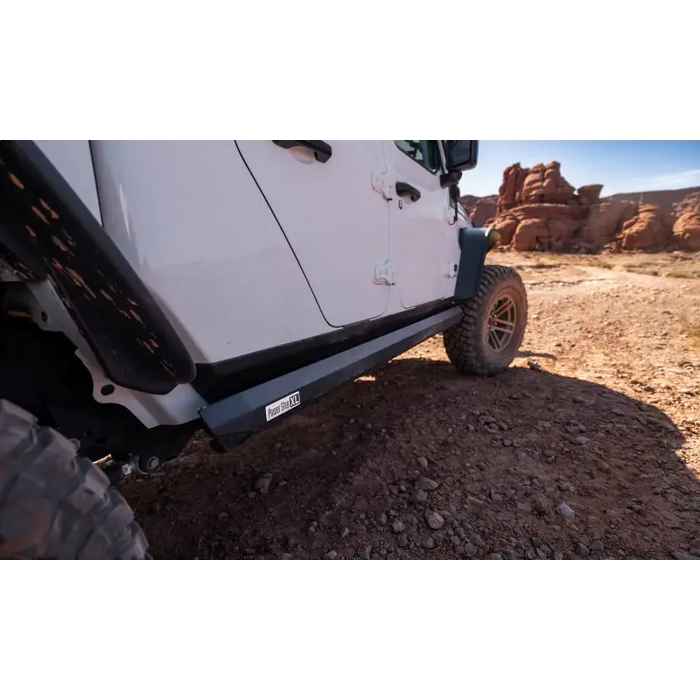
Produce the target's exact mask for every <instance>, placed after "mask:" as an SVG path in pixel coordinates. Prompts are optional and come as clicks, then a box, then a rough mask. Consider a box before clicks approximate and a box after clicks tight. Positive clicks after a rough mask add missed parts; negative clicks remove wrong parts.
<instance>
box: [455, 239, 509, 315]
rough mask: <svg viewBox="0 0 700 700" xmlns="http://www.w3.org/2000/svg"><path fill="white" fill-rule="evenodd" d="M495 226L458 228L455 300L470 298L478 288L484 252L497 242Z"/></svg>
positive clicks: (482, 269) (484, 257)
mask: <svg viewBox="0 0 700 700" xmlns="http://www.w3.org/2000/svg"><path fill="white" fill-rule="evenodd" d="M498 240H499V235H498V231H496V229H495V228H461V229H460V230H459V247H460V251H461V252H460V258H459V270H458V272H457V282H456V284H455V296H454V298H455V301H458V302H461V301H467V300H468V299H471V298H472V297H473V296H474V295H475V294H476V292H477V290H478V289H479V282H480V281H481V273H482V272H483V271H484V262H485V260H486V254H487V253H488V252H489V250H491V248H493V247H494V246H495V245H497V244H498Z"/></svg>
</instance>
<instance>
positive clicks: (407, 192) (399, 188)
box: [396, 182, 420, 202]
mask: <svg viewBox="0 0 700 700" xmlns="http://www.w3.org/2000/svg"><path fill="white" fill-rule="evenodd" d="M396 194H397V195H399V197H410V199H411V201H412V202H417V201H418V200H419V199H420V190H419V189H417V188H415V187H414V186H413V185H409V184H408V183H407V182H397V183H396Z"/></svg>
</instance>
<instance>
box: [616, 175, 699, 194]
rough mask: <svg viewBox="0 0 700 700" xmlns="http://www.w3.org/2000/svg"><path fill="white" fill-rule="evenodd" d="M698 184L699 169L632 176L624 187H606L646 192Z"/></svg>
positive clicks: (619, 190) (624, 190)
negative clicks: (638, 176)
mask: <svg viewBox="0 0 700 700" xmlns="http://www.w3.org/2000/svg"><path fill="white" fill-rule="evenodd" d="M695 186H700V170H684V171H683V172H680V173H664V174H662V175H650V176H648V177H640V178H633V179H630V180H628V181H627V182H626V183H625V187H624V188H623V187H615V188H614V189H613V188H612V187H610V188H606V189H609V190H610V192H611V193H612V192H647V191H653V190H680V189H683V188H685V187H695Z"/></svg>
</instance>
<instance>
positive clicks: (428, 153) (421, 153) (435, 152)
mask: <svg viewBox="0 0 700 700" xmlns="http://www.w3.org/2000/svg"><path fill="white" fill-rule="evenodd" d="M394 143H395V144H396V145H397V146H398V147H399V149H400V150H402V151H403V152H404V153H405V154H406V155H407V156H409V157H410V158H413V160H415V161H416V162H417V163H420V164H421V165H422V166H423V167H424V168H426V169H427V170H430V172H431V173H437V172H439V171H440V168H441V167H442V163H441V161H440V151H439V149H438V142H437V141H394Z"/></svg>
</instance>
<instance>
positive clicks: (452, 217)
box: [445, 207, 457, 226]
mask: <svg viewBox="0 0 700 700" xmlns="http://www.w3.org/2000/svg"><path fill="white" fill-rule="evenodd" d="M445 221H447V223H448V224H449V225H450V226H452V224H454V223H456V222H457V212H456V211H455V208H454V207H447V211H446V213H445Z"/></svg>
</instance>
